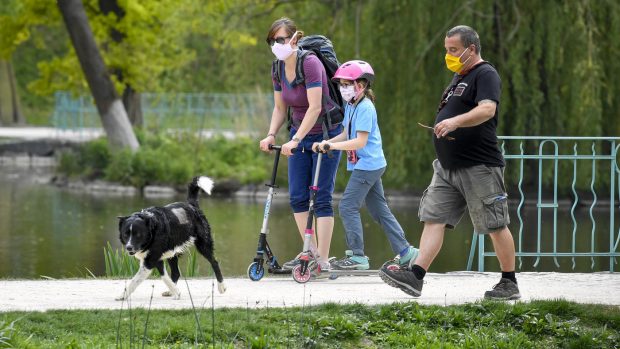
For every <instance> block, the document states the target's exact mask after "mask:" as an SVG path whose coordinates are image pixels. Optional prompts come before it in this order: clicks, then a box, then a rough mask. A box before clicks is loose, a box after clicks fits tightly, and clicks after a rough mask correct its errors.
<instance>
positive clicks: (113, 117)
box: [58, 0, 139, 151]
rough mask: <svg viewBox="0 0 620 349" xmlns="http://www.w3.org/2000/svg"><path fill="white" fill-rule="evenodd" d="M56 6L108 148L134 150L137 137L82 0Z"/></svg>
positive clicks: (61, 2)
mask: <svg viewBox="0 0 620 349" xmlns="http://www.w3.org/2000/svg"><path fill="white" fill-rule="evenodd" d="M58 8H59V9H60V12H61V13H62V17H63V19H64V22H65V25H66V26H67V31H68V32H69V36H70V37H71V42H72V43H73V47H74V49H75V53H76V55H77V57H78V59H79V61H80V65H81V66H82V71H83V72H84V76H85V77H86V81H88V86H89V87H90V90H91V93H92V95H93V98H94V99H95V104H96V105H97V110H98V111H99V116H100V117H101V123H102V125H103V129H104V130H105V132H106V134H107V136H108V142H109V143H110V148H111V149H113V150H120V149H122V148H129V149H131V150H132V151H135V150H137V149H138V148H139V144H138V140H137V139H136V135H135V134H134V132H133V129H132V128H131V124H130V123H129V119H128V118H127V112H126V111H125V107H123V102H122V101H121V100H120V99H119V97H118V94H117V92H116V90H115V88H114V84H113V83H112V80H111V79H110V76H109V74H108V71H107V69H106V66H105V64H104V63H103V58H102V57H101V54H100V53H99V49H98V48H97V44H96V43H95V38H94V36H93V32H92V30H91V28H90V25H89V23H88V18H87V17H86V11H85V10H84V5H83V4H82V1H81V0H58Z"/></svg>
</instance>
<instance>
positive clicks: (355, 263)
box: [331, 250, 370, 270]
mask: <svg viewBox="0 0 620 349" xmlns="http://www.w3.org/2000/svg"><path fill="white" fill-rule="evenodd" d="M345 253H346V257H344V258H342V259H339V260H337V261H333V262H332V263H331V266H332V268H333V269H336V270H368V269H370V264H368V257H366V256H356V255H354V254H353V251H351V250H347V251H346V252H345Z"/></svg>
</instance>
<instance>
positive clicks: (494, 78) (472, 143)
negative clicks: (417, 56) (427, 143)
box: [433, 62, 505, 169]
mask: <svg viewBox="0 0 620 349" xmlns="http://www.w3.org/2000/svg"><path fill="white" fill-rule="evenodd" d="M454 84H456V86H453V85H454ZM451 87H452V89H451ZM450 90H452V94H451V96H450V97H449V99H448V100H447V102H446V103H445V105H444V106H443V107H442V108H441V109H440V110H439V111H438V113H437V118H436V119H435V125H437V124H438V123H439V122H441V121H443V120H445V119H449V118H452V117H455V116H457V115H460V114H463V113H467V112H468V111H470V110H472V109H474V108H475V107H476V106H478V102H480V101H482V100H485V99H489V100H492V101H495V103H497V108H496V109H495V115H494V116H493V117H492V118H491V119H489V120H487V121H485V122H483V123H482V124H480V125H478V126H474V127H461V128H457V129H456V130H454V131H452V132H450V133H449V136H451V137H453V138H454V140H448V139H446V137H442V138H437V137H435V136H433V140H434V143H435V152H436V153H437V158H438V159H439V162H440V163H441V166H442V167H443V168H446V169H455V168H463V167H471V166H476V165H482V164H484V165H487V166H492V167H497V166H500V167H503V166H504V165H505V164H504V157H503V156H502V153H501V152H500V150H499V147H498V144H497V135H496V129H497V116H498V114H499V97H500V94H501V80H500V78H499V74H498V73H497V71H496V70H495V68H493V66H492V65H491V64H489V63H487V62H483V63H481V64H478V65H477V66H475V67H474V68H473V69H472V70H471V71H470V72H469V73H467V74H466V75H464V76H460V75H457V74H455V76H454V79H453V80H452V82H451V83H450V85H449V86H448V88H447V89H446V92H449V91H450ZM444 100H445V93H444ZM442 104H443V103H442Z"/></svg>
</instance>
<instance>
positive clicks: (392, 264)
mask: <svg viewBox="0 0 620 349" xmlns="http://www.w3.org/2000/svg"><path fill="white" fill-rule="evenodd" d="M418 254H420V250H418V249H417V248H415V247H413V246H409V250H408V251H407V253H406V254H405V255H404V256H402V257H401V256H400V254H397V255H396V256H395V257H394V258H392V259H390V260H389V261H387V262H385V263H383V265H382V266H381V269H383V268H385V269H390V270H394V269H408V270H411V268H412V267H413V265H414V264H415V260H416V258H418Z"/></svg>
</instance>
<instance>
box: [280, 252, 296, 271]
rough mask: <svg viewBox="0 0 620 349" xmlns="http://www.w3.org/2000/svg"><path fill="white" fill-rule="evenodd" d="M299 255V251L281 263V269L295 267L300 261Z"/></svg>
mask: <svg viewBox="0 0 620 349" xmlns="http://www.w3.org/2000/svg"><path fill="white" fill-rule="evenodd" d="M300 256H301V253H300V254H298V255H297V256H295V258H293V259H291V260H290V261H288V262H286V263H284V264H282V269H284V270H293V268H295V267H296V266H297V265H298V264H299V263H301V261H300V260H299V257H300Z"/></svg>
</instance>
